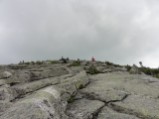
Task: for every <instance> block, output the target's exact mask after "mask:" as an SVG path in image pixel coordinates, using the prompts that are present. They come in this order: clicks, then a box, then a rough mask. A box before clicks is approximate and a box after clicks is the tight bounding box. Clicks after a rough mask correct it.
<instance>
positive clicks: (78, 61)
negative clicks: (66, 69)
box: [69, 60, 81, 67]
mask: <svg viewBox="0 0 159 119" xmlns="http://www.w3.org/2000/svg"><path fill="white" fill-rule="evenodd" d="M80 65H81V61H80V60H77V61H73V62H72V63H71V64H70V65H69V66H70V67H72V66H80Z"/></svg>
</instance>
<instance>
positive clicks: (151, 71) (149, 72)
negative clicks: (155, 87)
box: [139, 67, 159, 78]
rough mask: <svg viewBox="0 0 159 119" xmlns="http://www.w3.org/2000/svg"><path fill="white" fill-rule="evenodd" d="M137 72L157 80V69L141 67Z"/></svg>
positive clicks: (158, 72)
mask: <svg viewBox="0 0 159 119" xmlns="http://www.w3.org/2000/svg"><path fill="white" fill-rule="evenodd" d="M139 70H140V71H141V72H143V73H145V74H147V75H151V76H153V77H156V78H159V68H149V67H141V68H139Z"/></svg>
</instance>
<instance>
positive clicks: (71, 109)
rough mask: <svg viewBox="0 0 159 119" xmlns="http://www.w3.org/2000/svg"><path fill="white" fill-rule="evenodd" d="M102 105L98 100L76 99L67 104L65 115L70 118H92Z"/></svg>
mask: <svg viewBox="0 0 159 119" xmlns="http://www.w3.org/2000/svg"><path fill="white" fill-rule="evenodd" d="M104 105H105V104H104V103H103V102H101V101H98V100H87V99H81V100H77V101H75V102H73V103H71V104H69V105H68V109H67V115H68V116H69V117H70V119H92V118H93V116H94V115H95V114H96V113H98V111H99V110H100V108H102V107H103V106H104Z"/></svg>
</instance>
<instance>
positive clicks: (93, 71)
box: [87, 65, 101, 75]
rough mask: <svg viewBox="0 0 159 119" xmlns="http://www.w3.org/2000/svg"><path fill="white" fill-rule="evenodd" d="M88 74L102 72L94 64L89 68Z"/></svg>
mask: <svg viewBox="0 0 159 119" xmlns="http://www.w3.org/2000/svg"><path fill="white" fill-rule="evenodd" d="M87 73H88V74H92V75H93V74H98V73H101V72H100V71H98V70H97V68H96V67H95V66H94V65H91V66H90V67H89V68H88V70H87Z"/></svg>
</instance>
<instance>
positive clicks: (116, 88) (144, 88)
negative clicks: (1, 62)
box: [0, 60, 159, 119]
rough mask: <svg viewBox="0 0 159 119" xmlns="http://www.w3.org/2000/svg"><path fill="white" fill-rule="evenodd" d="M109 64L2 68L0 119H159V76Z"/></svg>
mask: <svg viewBox="0 0 159 119" xmlns="http://www.w3.org/2000/svg"><path fill="white" fill-rule="evenodd" d="M131 69H132V70H130V71H127V69H126V67H125V66H120V65H115V64H111V63H108V62H95V61H93V62H91V61H80V60H77V61H73V60H68V61H43V62H27V63H26V62H21V63H19V64H17V65H6V66H0V119H159V80H158V79H157V78H154V77H151V76H148V75H146V74H144V73H142V72H140V73H139V72H138V70H135V69H137V68H134V67H131Z"/></svg>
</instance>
